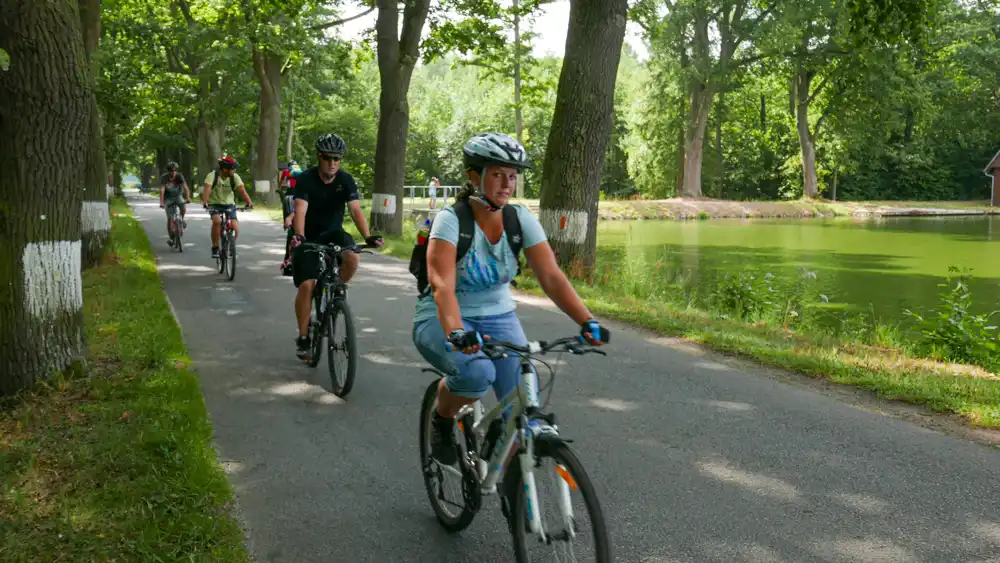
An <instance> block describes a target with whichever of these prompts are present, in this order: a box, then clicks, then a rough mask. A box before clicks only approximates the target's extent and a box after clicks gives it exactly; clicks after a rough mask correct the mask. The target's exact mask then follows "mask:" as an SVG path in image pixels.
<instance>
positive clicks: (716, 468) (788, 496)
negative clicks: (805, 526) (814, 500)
mask: <svg viewBox="0 0 1000 563" xmlns="http://www.w3.org/2000/svg"><path fill="white" fill-rule="evenodd" d="M698 469H699V471H701V473H703V474H705V475H709V476H711V477H714V478H716V479H718V480H720V481H722V482H724V483H729V484H732V485H737V486H740V487H743V488H744V489H746V490H748V491H752V492H754V493H757V494H760V495H765V496H769V497H772V498H776V499H779V500H784V501H789V502H796V501H800V500H801V497H802V495H801V494H800V493H799V490H798V489H797V488H795V486H793V485H791V484H789V483H786V482H784V481H782V480H781V479H775V478H774V477H767V476H766V475H757V474H755V473H751V472H749V471H743V470H742V469H736V468H734V467H729V466H728V465H726V463H725V462H719V461H703V462H700V463H698Z"/></svg>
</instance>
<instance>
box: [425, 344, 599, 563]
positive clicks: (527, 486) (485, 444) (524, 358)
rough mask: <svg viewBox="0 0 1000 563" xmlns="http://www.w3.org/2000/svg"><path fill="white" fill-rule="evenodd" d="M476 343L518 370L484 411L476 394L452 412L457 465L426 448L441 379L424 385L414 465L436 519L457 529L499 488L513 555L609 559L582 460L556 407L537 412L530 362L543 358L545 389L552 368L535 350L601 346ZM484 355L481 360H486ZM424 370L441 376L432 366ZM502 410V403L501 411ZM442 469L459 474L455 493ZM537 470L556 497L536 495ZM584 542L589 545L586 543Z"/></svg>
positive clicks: (523, 560) (521, 562) (522, 559)
mask: <svg viewBox="0 0 1000 563" xmlns="http://www.w3.org/2000/svg"><path fill="white" fill-rule="evenodd" d="M482 350H483V353H484V354H485V355H486V356H487V358H489V359H501V358H506V357H509V356H510V355H515V356H517V357H519V358H520V366H521V374H522V377H521V381H520V383H519V384H518V386H517V388H516V389H514V390H513V391H511V392H510V393H509V394H508V395H507V396H506V397H504V398H503V399H502V400H501V401H500V402H499V403H498V404H497V406H496V407H494V408H493V409H491V410H490V412H488V413H485V414H484V412H483V411H484V408H483V406H482V403H481V402H480V401H476V402H475V403H473V404H472V405H467V406H465V407H463V408H462V409H461V410H460V411H459V412H458V415H457V416H456V420H457V424H456V425H455V426H456V427H457V428H458V429H459V431H460V432H461V434H462V436H463V437H464V440H457V446H456V447H457V449H458V453H459V456H458V459H459V463H458V466H457V467H456V466H446V465H442V464H440V463H438V462H437V460H435V459H434V458H433V457H432V456H431V433H432V432H436V430H435V429H434V427H433V422H432V420H431V419H432V416H433V413H434V411H435V409H436V408H437V390H438V384H439V382H440V379H435V381H434V382H433V383H431V384H430V385H429V386H428V387H427V391H426V392H425V393H424V399H423V403H422V405H421V408H420V466H421V468H422V470H423V474H424V484H425V485H426V487H427V496H428V498H429V499H430V501H431V506H432V507H433V508H434V513H435V514H436V515H437V518H438V521H439V522H440V523H441V525H442V526H443V527H444V528H445V529H446V530H448V531H450V532H457V531H460V530H462V529H464V528H466V527H467V526H468V525H469V524H471V523H472V519H473V518H474V517H475V515H476V513H477V512H478V511H479V509H480V507H481V506H482V497H483V496H488V495H492V494H496V493H498V492H499V495H500V509H501V512H502V513H503V515H504V517H505V518H506V520H507V523H508V526H509V529H510V533H511V535H512V536H513V538H514V554H515V557H516V560H517V562H518V563H527V562H529V561H543V560H545V561H553V560H554V561H560V562H562V561H595V562H598V563H606V562H608V561H611V544H610V541H609V539H608V533H607V526H606V524H605V522H604V514H603V512H602V510H601V505H600V502H599V501H598V499H597V493H596V491H595V490H594V486H593V484H592V483H591V481H590V477H588V476H587V473H586V471H584V469H583V464H581V463H580V460H579V459H578V458H577V457H576V455H575V454H574V453H573V451H572V450H571V449H570V447H569V445H568V444H567V440H566V439H564V438H562V437H561V436H560V435H559V432H558V427H557V425H556V420H555V415H554V414H546V413H543V411H542V409H543V407H542V406H539V403H538V396H539V395H540V394H541V390H540V389H539V388H538V376H537V374H536V372H535V369H534V365H533V364H534V363H539V364H542V365H545V366H546V367H547V368H548V369H549V371H550V373H551V374H552V379H550V381H549V385H548V386H547V388H548V391H549V397H551V394H552V386H553V383H554V380H555V371H554V370H553V369H552V368H551V367H550V366H549V365H548V364H546V363H545V362H544V361H542V360H539V359H537V358H535V356H536V355H540V354H545V353H547V352H570V353H571V354H576V355H583V354H587V353H596V354H601V355H606V354H605V353H604V352H603V351H601V350H598V349H596V348H591V347H585V346H584V345H583V343H582V339H581V338H580V337H570V338H562V339H559V340H556V341H554V342H550V343H546V342H530V343H529V344H528V345H527V346H518V345H516V344H511V343H509V342H499V341H489V342H487V343H486V344H484V345H483V348H482ZM487 358H483V359H482V360H483V361H488V360H487ZM422 371H425V372H430V373H435V374H437V375H438V377H439V378H440V377H445V375H444V374H443V373H441V372H440V371H438V370H436V369H432V368H427V369H424V370H422ZM546 404H548V398H547V399H546ZM505 411H508V413H507V414H506V415H505V414H504V412H505ZM515 442H516V443H517V448H516V450H515ZM446 477H450V478H453V479H454V480H455V481H456V482H457V489H458V492H457V494H455V495H454V496H455V497H456V498H455V499H454V500H452V499H449V498H446V495H445V488H446V487H445V479H446ZM536 477H545V478H548V479H547V482H548V484H550V485H551V491H552V493H553V494H554V496H555V500H554V501H552V502H549V501H546V502H545V503H543V502H541V501H540V495H539V492H540V490H541V489H542V487H541V486H540V485H542V484H543V483H540V482H539V481H540V479H536ZM575 496H576V497H580V496H582V497H583V498H582V500H583V503H582V505H583V511H582V513H581V512H580V511H576V510H574V507H573V500H574V497H575ZM550 505H551V506H550ZM549 508H551V509H553V510H552V512H553V513H554V514H553V515H552V517H551V518H549V517H547V510H546V509H549ZM583 517H589V519H590V523H589V524H587V523H586V522H585V521H584V522H583V523H581V519H582V518H583ZM588 543H589V544H590V545H591V547H589V548H588V547H586V546H587V544H588ZM535 549H541V550H546V549H551V550H554V551H555V553H551V554H549V555H548V556H545V555H537V554H534V553H535V552H534V550H535ZM588 554H589V555H588Z"/></svg>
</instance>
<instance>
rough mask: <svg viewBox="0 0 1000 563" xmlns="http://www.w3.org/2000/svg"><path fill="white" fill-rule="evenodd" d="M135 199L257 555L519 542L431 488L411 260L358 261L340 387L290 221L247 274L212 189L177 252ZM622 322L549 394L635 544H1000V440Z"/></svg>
mask: <svg viewBox="0 0 1000 563" xmlns="http://www.w3.org/2000/svg"><path fill="white" fill-rule="evenodd" d="M130 201H131V203H132V205H133V207H134V209H135V210H136V213H137V216H138V217H139V218H140V219H141V220H142V222H143V225H144V226H145V227H146V231H147V233H148V235H149V238H150V240H151V241H152V245H153V248H154V250H155V251H156V253H157V255H158V262H159V270H160V275H161V277H162V279H163V285H164V288H165V290H166V292H167V295H168V296H169V298H170V301H171V303H172V305H173V307H174V309H175V310H176V314H177V317H178V319H179V320H180V323H181V326H182V327H183V331H184V338H185V340H186V342H187V345H188V347H189V349H190V351H191V354H192V356H193V359H194V365H195V369H196V370H197V372H198V374H199V376H200V378H201V383H202V388H203V391H204V394H205V400H206V402H207V405H208V409H209V412H210V416H211V421H212V425H213V427H214V431H215V439H216V444H217V448H218V451H219V453H220V457H221V459H222V460H223V462H224V464H225V467H226V470H227V472H228V474H229V477H230V479H231V482H232V483H233V485H234V487H235V490H236V493H237V497H238V504H239V511H240V513H241V518H242V519H243V520H244V523H245V525H246V528H247V534H248V544H249V546H250V548H251V550H252V552H253V553H254V556H255V558H256V559H257V560H258V561H275V562H277V561H281V562H286V561H287V562H297V563H305V562H313V561H324V562H331V561H335V562H340V561H344V562H362V561H372V562H390V561H391V562H395V561H413V562H424V561H426V562H435V563H437V562H441V563H447V562H460V561H476V562H494V561H497V562H499V561H511V560H512V559H513V556H512V552H511V548H510V538H509V536H508V535H507V534H506V532H505V528H504V526H503V523H502V517H501V516H500V512H499V504H498V502H497V499H496V498H495V497H491V498H489V499H487V501H486V503H485V506H484V508H483V510H482V512H480V514H479V515H478V516H477V519H476V521H475V522H474V523H473V524H472V526H471V527H470V528H469V529H467V530H466V531H465V532H463V533H462V534H460V535H457V536H451V535H448V534H446V533H445V532H444V531H442V530H441V529H440V528H439V526H438V524H437V522H436V520H435V519H434V515H433V512H432V511H431V508H430V506H429V504H428V501H427V498H426V495H425V492H424V488H423V482H422V479H421V475H420V471H419V467H418V445H417V423H418V411H419V407H420V399H421V395H422V392H423V390H424V388H425V387H426V385H427V383H428V382H429V377H428V375H427V374H423V373H421V372H420V368H421V367H424V364H423V362H422V360H421V358H420V356H419V355H418V353H417V352H416V350H415V349H414V348H413V345H412V343H411V341H410V327H411V314H412V308H413V302H414V296H415V291H414V289H413V287H414V283H413V278H412V276H411V275H410V274H409V273H408V272H407V270H406V268H405V264H403V263H402V262H400V261H398V260H395V259H393V258H391V257H385V256H364V257H363V259H362V266H361V269H360V271H359V274H358V275H357V276H356V278H355V279H354V280H353V282H352V286H351V294H350V303H351V305H352V307H353V310H354V315H355V319H356V323H357V328H358V333H359V336H360V339H359V344H358V347H359V352H360V354H361V356H362V360H361V363H360V365H359V368H358V379H357V383H356V385H355V387H354V390H353V392H352V393H351V395H350V396H348V398H347V400H346V401H341V400H340V399H338V398H337V397H335V396H334V395H333V394H331V393H329V392H328V389H329V380H328V379H327V376H326V370H325V360H324V362H323V363H321V364H320V367H318V368H316V369H310V368H308V367H306V366H304V365H302V364H301V363H300V362H299V361H298V360H297V359H296V358H295V356H294V337H295V334H296V331H295V322H294V312H293V297H294V288H293V286H292V283H291V279H290V278H286V277H282V276H280V275H279V271H278V264H279V263H280V261H281V258H282V254H283V246H282V245H283V241H284V237H283V234H282V231H281V228H280V226H279V225H278V224H276V223H273V222H270V221H268V220H267V219H266V218H265V217H263V215H262V214H257V213H253V214H247V213H243V214H241V224H242V229H243V233H242V236H241V238H240V240H239V242H238V248H239V255H238V257H239V263H238V266H237V274H236V279H235V280H234V281H233V282H229V281H225V280H223V279H222V277H221V276H219V275H218V274H217V273H215V271H214V269H213V267H214V262H213V261H212V259H211V258H210V244H209V238H208V226H209V221H208V217H207V214H206V213H205V212H204V211H202V210H201V208H200V206H194V205H193V206H191V208H190V211H189V214H188V223H189V227H188V230H187V233H186V237H185V241H186V242H185V251H184V253H182V254H181V253H177V252H176V251H174V250H172V249H171V248H169V247H168V246H167V244H166V227H165V219H164V214H163V211H161V210H160V209H159V208H158V206H157V204H156V201H155V200H154V199H152V198H149V197H145V196H134V197H132V199H131V200H130ZM529 301H530V300H529ZM519 314H520V315H521V318H522V322H523V323H524V325H525V328H526V330H527V332H528V334H529V337H534V338H551V337H554V336H555V335H569V334H572V333H573V332H574V331H575V327H574V326H573V324H572V323H571V322H570V321H568V319H566V318H565V317H564V316H562V314H561V313H559V312H558V311H554V310H552V308H551V307H543V306H538V305H532V304H529V303H522V304H521V305H519ZM610 326H611V327H612V329H613V330H614V338H613V345H611V346H609V347H608V348H607V350H608V352H609V353H610V354H611V355H610V356H609V357H608V358H601V357H599V356H587V357H586V358H582V359H572V360H569V362H571V363H572V369H563V370H562V371H561V372H560V377H559V379H558V380H557V384H556V393H555V394H554V396H553V405H554V406H553V408H552V410H554V411H555V412H556V413H558V414H559V416H560V417H561V420H560V426H561V428H562V431H563V433H564V434H565V435H568V436H569V437H572V438H574V439H575V442H574V448H575V450H576V451H577V453H578V454H579V455H580V457H581V458H582V460H583V462H584V464H585V466H586V467H587V469H588V471H589V473H590V474H591V477H592V478H593V479H594V481H595V482H596V484H597V488H598V493H599V495H600V499H601V501H602V503H603V506H604V510H605V513H606V514H607V515H608V518H609V519H610V524H609V525H610V530H611V534H612V541H613V545H614V551H615V554H616V560H617V561H623V562H641V563H653V562H656V563H666V562H671V563H674V562H702V561H706V562H720V563H721V562H727V563H728V562H736V561H767V562H778V561H781V562H812V561H838V562H839V561H866V562H867V561H878V562H889V561H891V562H932V561H934V562H937V561H940V562H949V563H951V562H960V561H961V562H966V561H1000V452H997V451H995V450H991V449H989V448H987V447H984V446H981V445H978V444H974V443H970V442H966V441H964V440H961V439H958V438H954V437H951V436H947V435H943V434H940V433H937V432H934V431H931V430H927V429H925V428H922V427H918V426H915V425H912V424H910V423H908V422H904V421H901V420H898V419H895V418H892V417H887V416H884V415H881V414H878V413H875V412H871V411H869V410H866V409H864V408H859V407H857V406H852V405H849V404H846V403H843V402H840V401H838V400H836V399H834V398H831V397H829V396H827V395H824V394H822V393H819V392H816V391H814V390H812V389H809V388H805V387H802V386H799V385H794V384H789V383H782V382H779V381H776V380H774V379H772V378H769V377H767V376H766V375H764V374H763V373H762V372H757V371H756V370H753V369H742V368H740V369H737V368H734V367H732V366H731V365H730V364H728V363H726V362H723V361H720V360H719V359H717V358H715V357H713V356H712V355H706V354H697V353H692V352H687V351H683V350H678V349H676V348H675V347H670V346H667V345H665V344H664V343H663V342H662V341H660V340H659V339H656V338H653V337H650V336H648V335H647V334H645V333H643V332H640V331H635V330H630V329H627V328H624V327H622V326H620V325H617V324H611V325H610Z"/></svg>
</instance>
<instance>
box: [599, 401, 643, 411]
mask: <svg viewBox="0 0 1000 563" xmlns="http://www.w3.org/2000/svg"><path fill="white" fill-rule="evenodd" d="M590 404H591V405H593V406H595V407H597V408H599V409H604V410H609V411H616V412H626V411H634V410H635V409H637V408H639V405H638V404H637V403H633V402H632V401H624V400H622V399H591V400H590Z"/></svg>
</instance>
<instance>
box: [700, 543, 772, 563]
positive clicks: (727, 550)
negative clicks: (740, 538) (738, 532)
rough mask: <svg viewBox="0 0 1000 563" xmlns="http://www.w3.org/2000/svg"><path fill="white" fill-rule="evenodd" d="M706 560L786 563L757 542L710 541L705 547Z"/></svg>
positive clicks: (768, 548)
mask: <svg viewBox="0 0 1000 563" xmlns="http://www.w3.org/2000/svg"><path fill="white" fill-rule="evenodd" d="M702 549H703V551H704V552H705V555H707V556H708V557H706V559H705V560H709V559H711V560H712V561H753V562H754V563H758V562H759V563H785V562H786V561H790V560H789V559H785V558H783V557H782V556H781V555H780V554H779V553H778V552H777V551H775V550H774V549H771V548H770V547H767V546H765V545H761V544H759V543H757V542H752V543H749V544H744V543H737V542H723V541H718V540H716V541H710V542H709V543H707V544H706V545H705V546H703V548H702Z"/></svg>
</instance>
